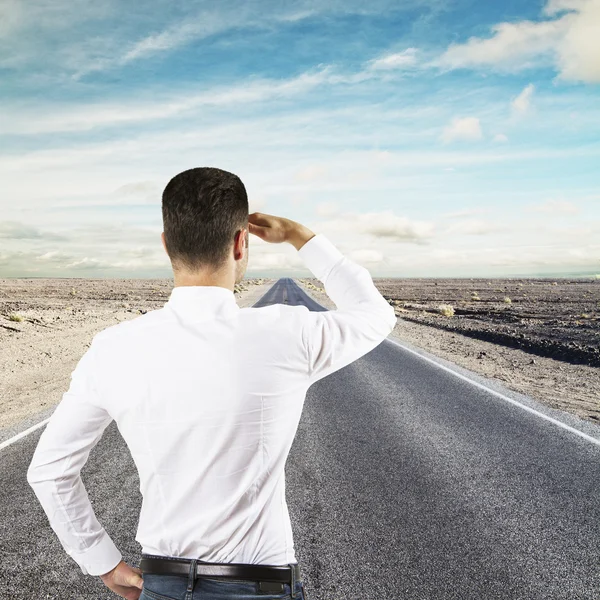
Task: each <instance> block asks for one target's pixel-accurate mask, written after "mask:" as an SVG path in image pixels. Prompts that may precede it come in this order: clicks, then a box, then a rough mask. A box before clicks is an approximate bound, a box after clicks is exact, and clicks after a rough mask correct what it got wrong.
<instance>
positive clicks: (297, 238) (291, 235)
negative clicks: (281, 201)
mask: <svg viewBox="0 0 600 600" xmlns="http://www.w3.org/2000/svg"><path fill="white" fill-rule="evenodd" d="M248 231H249V232H250V233H252V234H254V235H256V236H258V237H259V238H261V239H262V240H264V241H265V242H269V243H271V244H280V243H281V242H289V243H290V244H292V245H293V246H294V247H295V248H296V250H299V249H300V248H301V247H302V246H303V245H304V244H305V243H306V242H307V241H308V240H309V239H310V238H311V237H313V236H314V235H315V234H314V233H313V232H312V231H311V230H310V229H308V227H305V226H304V225H301V224H300V223H297V222H296V221H292V220H291V219H286V218H285V217H276V216H275V215H267V214H266V213H259V212H254V213H251V214H250V215H249V216H248Z"/></svg>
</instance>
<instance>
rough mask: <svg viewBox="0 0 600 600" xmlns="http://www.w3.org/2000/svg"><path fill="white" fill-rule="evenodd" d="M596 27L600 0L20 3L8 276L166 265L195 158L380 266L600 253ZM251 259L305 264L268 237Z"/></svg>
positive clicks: (13, 57)
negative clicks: (173, 198) (166, 242)
mask: <svg viewBox="0 0 600 600" xmlns="http://www.w3.org/2000/svg"><path fill="white" fill-rule="evenodd" d="M365 6H367V8H365ZM599 29H600V0H550V1H543V2H537V1H530V2H525V1H523V0H521V1H518V2H517V1H506V2H491V1H489V2H480V1H479V2H477V1H471V0H454V1H440V0H420V1H415V0H411V1H403V0H395V1H393V2H390V1H387V0H386V1H384V0H371V1H370V2H369V3H364V2H362V1H354V0H345V1H330V2H328V1H327V0H320V1H317V0H312V1H307V0H297V1H294V2H282V1H281V0H279V1H274V0H261V1H255V2H251V1H228V0H223V1H221V2H219V3H214V2H210V3H209V2H194V1H188V2H185V3H184V2H172V1H167V0H164V1H163V0H160V1H157V0H150V1H148V2H145V3H135V5H134V3H125V2H116V1H105V2H101V3H99V2H93V1H91V0H75V1H73V0H71V1H69V2H66V1H64V0H31V1H28V2H24V1H16V0H13V1H11V0H4V2H2V3H1V4H0V77H1V81H2V86H1V87H0V101H1V102H2V111H1V114H0V132H1V134H2V140H3V142H2V144H1V145H0V178H1V180H2V182H3V185H2V192H1V193H0V208H1V209H2V216H1V217H0V277H97V278H104V277H171V276H172V271H171V268H170V263H169V261H168V258H167V256H166V254H165V253H164V250H163V248H162V245H161V242H160V232H161V231H162V220H161V211H160V197H161V192H162V189H163V188H164V186H165V184H166V183H167V181H168V180H169V179H170V178H171V177H172V176H173V175H175V174H176V173H178V172H179V171H182V170H184V169H187V168H190V167H193V166H216V167H219V168H222V169H226V170H229V171H231V172H233V173H236V174H237V175H238V176H239V177H240V178H241V179H242V181H243V182H244V184H245V185H246V189H247V191H248V195H249V201H250V212H254V211H261V212H265V213H269V214H277V215H282V216H285V217H287V218H290V219H293V220H296V221H300V222H302V223H304V224H306V225H307V226H308V227H310V228H311V229H313V231H315V232H321V233H324V234H325V235H327V236H328V237H329V239H331V241H332V242H333V243H335V244H336V245H337V246H338V247H339V248H340V250H341V251H342V252H344V253H345V254H347V255H348V256H349V257H350V258H352V259H353V260H356V261H357V262H358V263H360V264H362V265H364V266H365V267H367V268H368V269H369V271H370V272H371V274H372V275H373V276H375V277H379V276H389V277H394V276H397V277H428V276H433V277H438V276H446V277H499V276H516V275H553V276H554V275H556V274H600V169H599V168H598V165H600V36H598V34H597V32H598V30H599ZM247 276H248V277H263V276H266V277H280V276H292V277H295V276H299V277H302V276H310V273H309V272H308V271H307V270H306V269H305V268H304V267H303V263H302V262H301V260H300V259H299V258H298V257H297V256H296V251H295V249H294V248H293V247H291V246H290V245H287V244H282V245H271V244H266V243H264V242H263V241H262V240H260V239H258V238H256V237H255V236H251V238H250V260H249V265H248V273H247Z"/></svg>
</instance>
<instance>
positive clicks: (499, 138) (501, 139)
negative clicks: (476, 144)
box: [492, 133, 508, 144]
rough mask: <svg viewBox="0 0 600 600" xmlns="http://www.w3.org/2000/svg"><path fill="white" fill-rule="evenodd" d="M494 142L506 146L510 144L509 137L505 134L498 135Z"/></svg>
mask: <svg viewBox="0 0 600 600" xmlns="http://www.w3.org/2000/svg"><path fill="white" fill-rule="evenodd" d="M492 141H493V142H496V143H498V144H506V142H508V136H506V135H505V134H504V133H497V134H496V135H495V136H494V137H493V139H492Z"/></svg>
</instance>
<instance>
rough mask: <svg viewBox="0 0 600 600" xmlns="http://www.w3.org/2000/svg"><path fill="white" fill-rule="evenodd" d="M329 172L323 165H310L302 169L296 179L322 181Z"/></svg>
mask: <svg viewBox="0 0 600 600" xmlns="http://www.w3.org/2000/svg"><path fill="white" fill-rule="evenodd" d="M327 174H328V170H327V169H326V168H325V167H324V166H323V165H308V166H306V167H303V168H302V169H300V170H299V171H298V172H297V173H296V175H295V177H294V178H295V179H296V181H308V182H311V181H322V180H323V179H324V178H325V177H326V176H327Z"/></svg>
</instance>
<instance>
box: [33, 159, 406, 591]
mask: <svg viewBox="0 0 600 600" xmlns="http://www.w3.org/2000/svg"><path fill="white" fill-rule="evenodd" d="M162 215H163V224H164V231H163V233H162V234H161V239H162V243H163V246H164V248H165V251H166V252H167V254H168V256H169V258H170V261H171V264H172V267H173V273H174V282H175V286H174V288H173V290H172V291H171V295H170V297H169V300H168V301H167V302H166V304H165V305H164V307H163V308H160V309H158V310H154V311H150V312H148V313H146V314H144V315H141V316H139V317H136V318H135V319H132V320H129V321H125V322H122V323H119V324H117V325H114V326H111V327H108V328H107V329H104V330H103V331H101V332H99V333H97V334H96V335H95V336H94V338H93V340H92V343H91V345H90V347H89V348H88V350H87V351H86V352H85V354H84V355H83V357H82V358H81V359H80V361H79V363H78V364H77V366H76V368H75V370H74V371H73V373H72V376H71V383H70V387H69V390H68V391H67V392H66V393H65V394H64V396H63V398H62V401H61V402H60V403H59V405H58V406H57V408H56V410H55V411H54V413H53V415H52V417H51V419H50V421H49V422H48V424H47V426H46V429H45V430H44V432H43V433H42V435H41V437H40V440H39V443H38V446H37V448H36V451H35V453H34V455H33V458H32V461H31V465H30V466H29V469H28V472H27V481H28V482H29V484H30V485H31V486H32V488H33V490H34V492H35V494H36V496H37V498H38V499H39V501H40V503H41V505H42V506H43V508H44V510H45V512H46V515H47V516H48V519H49V522H50V525H51V527H52V529H53V530H54V532H55V533H56V535H57V536H58V538H59V539H60V542H61V544H62V546H63V547H64V548H65V550H66V551H67V553H68V554H69V555H70V556H71V557H72V558H73V559H74V560H75V561H76V562H77V563H78V564H79V566H80V568H81V570H82V572H83V573H84V574H89V575H98V576H100V577H102V580H103V581H104V583H105V584H106V585H107V586H108V587H109V588H110V589H111V590H113V591H114V592H116V593H117V594H119V595H120V596H122V597H123V598H127V599H129V600H137V599H138V598H142V599H145V598H154V599H157V598H184V597H185V599H186V600H191V599H193V598H199V597H201V598H210V599H211V600H212V599H213V598H214V599H217V598H220V599H223V600H225V599H230V598H231V599H235V598H242V597H243V598H245V599H247V598H253V597H257V598H264V597H265V594H267V595H268V597H269V598H279V597H280V598H289V597H290V596H291V597H292V598H295V599H305V598H306V596H305V592H304V586H303V582H302V580H301V577H300V569H299V565H298V563H297V560H296V556H295V550H294V544H293V537H292V530H291V524H290V519H289V515H288V509H287V504H286V498H285V477H284V467H285V463H286V460H287V456H288V453H289V450H290V447H291V445H292V442H293V440H294V436H295V434H296V429H297V426H298V422H299V420H300V416H301V413H302V407H303V403H304V399H305V395H306V391H307V389H308V388H309V387H310V386H311V385H312V384H313V383H315V382H316V381H318V380H319V379H322V378H323V377H325V376H327V375H329V374H331V373H333V372H334V371H337V370H339V369H341V368H342V367H344V366H346V365H348V364H350V363H351V362H353V361H355V360H356V359H358V358H360V357H361V356H363V355H365V354H367V353H368V352H369V351H371V350H372V349H373V348H375V347H376V346H377V345H379V344H380V343H381V342H382V341H383V340H384V339H385V338H386V337H387V336H388V334H389V333H390V332H391V331H392V329H393V328H394V326H395V324H396V316H395V313H394V309H393V307H392V306H390V305H389V304H388V302H387V301H386V300H385V298H383V296H382V295H381V294H380V293H379V291H378V290H377V288H376V287H375V286H374V284H373V281H372V279H371V276H370V274H369V272H368V271H367V269H365V268H364V267H361V266H359V265H358V264H356V263H354V262H353V261H351V260H350V259H348V258H347V257H345V256H344V255H342V253H341V252H340V251H339V250H338V249H337V248H336V247H335V246H334V245H333V244H332V243H331V242H330V241H329V240H328V239H327V238H326V237H325V236H324V235H323V234H314V233H313V232H312V231H311V230H310V229H308V228H307V227H305V226H303V225H301V224H299V223H297V222H295V221H292V220H289V219H286V218H283V217H276V216H273V215H268V214H263V213H252V214H250V215H249V214H248V198H247V195H246V189H245V187H244V185H243V183H242V181H241V180H240V179H239V178H238V177H237V176H236V175H234V174H232V173H229V172H227V171H223V170H221V169H217V168H212V167H203V168H195V169H189V170H187V171H184V172H182V173H179V174H178V175H176V176H175V177H174V178H173V179H171V181H170V182H169V183H168V184H167V186H166V188H165V190H164V192H163V196H162ZM250 233H252V234H254V235H256V236H257V237H259V238H261V239H262V240H264V241H266V242H269V243H275V244H277V243H281V242H288V243H290V244H292V245H293V246H294V247H295V248H296V250H297V251H298V255H299V256H300V258H301V259H302V260H303V261H304V264H305V265H306V266H307V267H308V268H309V269H310V270H311V271H312V273H313V274H314V276H315V277H317V278H318V279H320V280H321V281H322V282H323V284H324V286H325V291H326V292H327V294H328V295H329V296H330V297H331V299H332V300H333V301H334V302H335V304H336V306H337V308H338V310H335V311H322V312H318V311H315V312H313V311H309V310H308V309H307V308H306V307H305V306H300V305H297V306H292V305H287V304H273V305H270V306H265V307H261V308H252V307H249V308H243V309H240V308H239V307H238V305H237V303H236V299H235V296H234V291H233V290H234V285H235V284H236V283H239V282H240V281H242V279H243V277H244V274H245V271H246V266H247V263H248V254H249V246H248V236H249V234H250ZM112 420H115V421H116V422H117V425H118V428H119V431H120V433H121V435H122V436H123V438H124V440H125V441H126V443H127V446H128V448H129V450H130V452H131V455H132V457H133V460H134V462H135V464H136V467H137V469H138V472H139V477H140V491H141V492H142V496H143V503H142V509H141V513H140V521H139V525H138V530H137V535H136V538H135V539H136V540H137V541H138V542H139V543H140V544H141V546H142V561H141V563H140V567H141V568H133V567H130V566H129V565H128V564H127V563H125V562H124V561H123V560H122V555H121V553H120V551H119V550H118V549H117V547H116V546H115V544H114V542H113V541H112V539H111V538H110V537H109V536H108V534H107V533H106V531H105V530H104V529H103V527H102V526H101V525H100V523H99V522H98V521H97V519H96V517H95V514H94V512H93V510H92V507H91V504H90V501H89V499H88V496H87V493H86V490H85V488H84V486H83V484H82V481H81V478H80V471H81V468H82V467H83V465H84V464H85V462H86V461H87V458H88V455H89V452H90V450H91V449H92V448H93V447H94V446H95V445H96V444H97V442H98V441H99V440H100V438H101V436H102V434H103V432H104V429H105V428H106V427H107V426H108V425H109V424H110V422H111V421H112ZM142 590H143V591H142Z"/></svg>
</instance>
